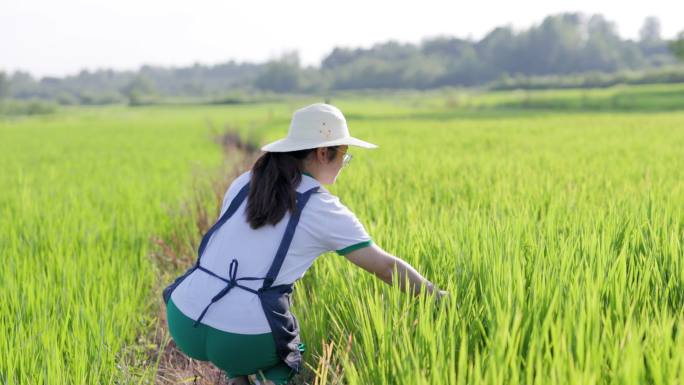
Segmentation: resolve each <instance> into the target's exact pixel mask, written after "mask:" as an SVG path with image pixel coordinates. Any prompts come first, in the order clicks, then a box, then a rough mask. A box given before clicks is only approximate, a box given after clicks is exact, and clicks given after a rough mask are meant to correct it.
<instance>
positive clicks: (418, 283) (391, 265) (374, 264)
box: [345, 244, 447, 297]
mask: <svg viewBox="0 0 684 385" xmlns="http://www.w3.org/2000/svg"><path fill="white" fill-rule="evenodd" d="M345 257H346V258H347V259H349V260H350V261H351V262H352V263H354V264H355V265H357V266H359V267H361V268H362V269H364V270H366V271H368V272H370V273H373V274H375V276H376V277H378V278H380V279H381V280H383V281H384V282H386V283H387V284H391V283H392V282H393V281H394V278H395V277H394V273H395V268H396V273H397V277H396V278H398V279H399V281H398V283H399V288H400V289H401V290H402V291H404V292H406V291H407V288H406V287H405V282H406V277H408V280H409V285H410V287H409V290H410V291H411V293H412V294H413V295H419V294H420V293H421V292H422V291H423V290H425V291H426V292H428V293H430V294H432V293H435V292H437V293H436V294H438V295H439V296H440V297H441V296H444V295H446V294H447V292H445V291H443V290H439V289H438V288H437V287H436V286H435V285H434V284H433V283H432V282H430V281H428V280H427V279H425V278H424V277H423V276H422V275H420V273H418V272H417V271H416V270H415V269H414V268H413V267H412V266H411V265H409V264H408V263H407V262H406V261H404V260H402V259H401V258H399V257H395V256H394V255H392V254H389V253H387V252H386V251H385V250H383V249H381V248H380V247H379V246H378V245H376V244H371V245H370V246H368V247H363V248H360V249H357V250H354V251H352V252H350V253H348V254H346V255H345Z"/></svg>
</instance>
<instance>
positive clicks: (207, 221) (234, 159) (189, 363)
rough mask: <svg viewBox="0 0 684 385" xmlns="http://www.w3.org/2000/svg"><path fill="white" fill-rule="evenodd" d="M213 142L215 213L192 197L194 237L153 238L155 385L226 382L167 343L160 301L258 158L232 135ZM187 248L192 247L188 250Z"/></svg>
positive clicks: (215, 371)
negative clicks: (218, 156)
mask: <svg viewBox="0 0 684 385" xmlns="http://www.w3.org/2000/svg"><path fill="white" fill-rule="evenodd" d="M215 140H216V142H217V143H218V144H219V145H221V146H222V147H223V154H224V164H223V171H222V172H221V173H220V175H217V176H216V178H215V179H214V180H212V181H211V185H212V189H213V194H214V196H215V201H216V204H215V209H214V210H213V211H212V212H208V211H207V210H206V209H205V205H204V204H203V203H202V199H201V198H200V196H201V194H199V193H197V194H196V195H195V198H194V201H193V202H191V203H190V204H191V205H194V207H195V209H196V210H195V215H196V217H195V225H196V229H197V233H195V234H181V233H174V234H170V235H169V236H168V237H167V238H166V239H162V238H160V237H154V238H153V239H152V241H153V242H154V243H155V244H156V245H157V246H158V247H157V249H158V251H157V252H156V253H155V254H154V255H152V256H151V257H152V258H153V260H154V262H155V264H156V265H157V266H158V269H159V272H160V274H159V280H158V281H159V282H158V283H157V285H156V286H157V287H156V289H155V290H154V294H155V299H156V306H155V308H156V309H157V313H158V315H157V320H158V322H157V324H156V327H155V330H154V335H153V336H150V339H151V340H152V343H153V344H154V345H155V346H157V347H158V350H155V351H154V352H153V356H154V357H150V358H151V359H150V361H151V363H152V364H155V363H158V370H157V374H156V377H155V380H154V383H155V384H158V385H170V384H179V383H187V384H198V385H205V384H206V385H209V384H216V385H224V384H227V383H228V381H227V378H226V376H225V375H224V374H223V372H222V371H221V370H219V369H217V368H216V367H215V366H214V365H212V364H211V363H208V362H201V361H197V360H192V359H190V358H188V357H186V356H185V355H183V354H182V353H181V352H180V351H179V350H178V349H177V348H176V345H175V343H174V342H173V341H172V340H170V337H169V336H168V331H167V329H166V306H165V304H164V303H163V301H162V299H161V292H162V289H163V287H164V286H165V285H166V284H168V283H169V282H171V280H173V278H174V277H175V276H176V275H178V274H179V273H180V272H182V271H183V270H184V269H185V268H187V267H188V266H190V265H191V264H192V263H194V262H195V260H196V258H197V250H196V248H195V247H194V245H196V244H197V241H198V239H199V238H201V236H202V234H204V233H205V232H206V231H207V230H208V229H209V227H210V226H211V225H212V224H213V223H214V221H215V220H216V217H217V216H218V214H219V211H220V208H221V204H222V201H223V195H224V193H225V191H226V189H227V188H228V186H229V185H230V182H231V181H232V180H233V179H234V178H235V177H237V176H238V175H239V174H241V173H242V172H244V171H245V170H247V169H248V168H250V167H251V166H252V164H253V163H254V161H255V160H256V158H257V156H258V155H259V151H258V148H257V147H256V146H254V145H253V144H251V143H249V142H245V141H243V140H242V138H241V137H240V136H239V135H238V134H237V133H234V132H226V133H223V134H221V135H219V136H218V137H216V138H215ZM189 245H193V247H190V246H189Z"/></svg>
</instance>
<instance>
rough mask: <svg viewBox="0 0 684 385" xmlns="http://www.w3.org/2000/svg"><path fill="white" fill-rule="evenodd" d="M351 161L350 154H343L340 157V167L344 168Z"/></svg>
mask: <svg viewBox="0 0 684 385" xmlns="http://www.w3.org/2000/svg"><path fill="white" fill-rule="evenodd" d="M351 160H352V154H347V153H345V154H344V156H343V157H342V167H344V166H346V165H348V164H349V162H351Z"/></svg>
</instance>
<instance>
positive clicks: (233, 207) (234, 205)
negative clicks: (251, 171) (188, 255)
mask: <svg viewBox="0 0 684 385" xmlns="http://www.w3.org/2000/svg"><path fill="white" fill-rule="evenodd" d="M247 194H249V182H247V184H245V186H244V187H242V188H241V189H240V191H239V192H238V193H237V195H236V196H235V198H233V201H232V202H230V206H228V209H227V210H226V212H225V213H223V215H221V218H220V219H219V220H218V222H216V223H214V225H213V226H211V228H210V229H209V231H207V233H206V234H204V237H202V242H201V243H200V245H199V249H198V250H197V262H196V263H195V266H199V265H200V259H201V258H202V253H204V248H206V247H207V243H209V239H211V236H212V234H214V232H215V231H216V230H218V229H219V227H221V226H222V225H223V224H224V223H225V222H226V221H227V220H228V219H229V218H230V217H232V216H233V214H235V212H236V211H237V209H238V207H240V205H241V204H242V202H243V201H244V200H245V198H247Z"/></svg>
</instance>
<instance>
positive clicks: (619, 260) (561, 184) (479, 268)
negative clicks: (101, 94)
mask: <svg viewBox="0 0 684 385" xmlns="http://www.w3.org/2000/svg"><path fill="white" fill-rule="evenodd" d="M677 87H678V86H671V88H669V89H665V88H662V87H661V86H658V87H656V88H657V89H656V88H648V87H645V88H629V89H622V90H621V91H619V92H621V93H623V94H624V93H633V94H634V93H636V94H639V95H640V96H639V97H640V98H646V99H648V100H647V101H644V102H643V103H641V105H643V106H645V107H644V108H642V109H639V108H636V110H635V111H625V110H621V109H619V108H618V109H615V108H612V109H611V108H608V109H606V110H601V111H595V112H591V111H584V110H583V109H582V108H572V109H570V110H567V109H556V108H551V109H548V108H547V109H543V110H540V109H528V108H525V106H521V105H519V104H517V105H516V104H515V103H513V104H510V103H509V101H511V100H516V98H517V96H516V95H518V94H516V93H514V92H509V93H498V92H497V93H488V94H481V95H470V96H468V98H470V99H468V100H471V101H475V102H477V103H475V102H473V103H471V104H469V103H466V104H463V103H461V102H459V101H455V99H454V96H453V94H450V93H449V92H447V91H439V92H432V93H426V94H408V95H400V96H396V97H395V98H392V97H389V96H388V97H385V98H382V99H377V98H376V99H375V100H374V99H373V98H372V97H370V96H364V97H361V98H354V97H353V96H344V97H342V96H339V97H337V99H336V98H333V99H332V103H333V104H335V105H337V106H339V107H340V108H341V109H342V111H343V112H344V113H345V115H346V116H347V118H348V122H349V127H350V130H351V133H352V135H354V136H358V137H360V138H362V139H364V140H368V141H370V142H372V143H376V144H378V145H380V148H378V149H376V150H362V149H355V148H352V149H351V152H352V153H353V154H354V160H353V162H352V163H351V164H350V166H349V168H346V169H344V170H343V172H342V174H341V175H340V177H339V178H338V180H337V184H336V185H333V186H329V189H330V190H331V191H332V192H333V193H334V194H336V195H338V196H339V197H340V198H341V200H342V202H344V203H345V204H346V205H347V206H348V207H350V208H351V209H352V210H353V211H354V212H355V213H356V214H357V215H358V216H359V218H360V219H361V221H362V223H364V225H365V226H366V228H367V230H368V231H369V233H370V234H371V236H372V237H373V239H374V241H375V242H376V243H377V244H378V245H380V246H381V247H383V248H384V249H385V250H387V251H389V252H390V253H392V254H395V255H397V256H399V257H401V258H403V259H405V260H407V261H408V262H410V263H411V264H412V265H413V266H414V267H416V268H417V270H419V271H420V272H422V273H424V275H426V276H427V277H428V278H429V279H430V280H432V281H433V282H435V283H437V284H438V285H439V286H440V287H443V288H444V289H446V290H448V291H449V292H450V293H451V298H450V299H449V301H448V302H447V303H443V304H441V305H436V304H434V303H433V302H432V300H431V299H430V298H425V297H419V298H410V297H408V296H407V295H404V294H403V293H401V292H400V291H399V290H398V289H397V288H396V287H389V286H387V285H385V284H384V283H382V282H381V281H379V280H377V279H375V278H373V277H371V276H370V275H369V274H366V273H365V272H363V271H361V270H359V269H357V268H355V267H354V266H353V265H352V264H350V263H348V262H347V261H346V260H345V259H344V257H341V256H338V255H335V254H332V253H330V254H325V255H323V256H321V257H320V258H319V260H318V261H317V262H316V263H315V264H314V266H313V267H312V269H311V270H310V271H309V272H307V274H306V276H305V277H304V279H303V280H301V281H299V282H298V283H297V287H296V290H295V293H296V294H295V297H294V300H293V303H294V313H295V314H296V315H297V317H298V319H299V321H300V326H301V328H302V338H303V340H304V342H305V343H306V344H307V353H306V362H307V365H308V368H309V369H308V370H307V373H305V374H304V375H303V376H301V377H300V378H299V379H298V381H299V382H300V383H304V382H308V383H316V384H319V385H323V384H333V383H344V384H349V385H355V384H416V385H419V384H421V385H422V384H516V383H521V384H546V383H558V384H628V383H649V384H672V383H681V382H684V358H683V357H684V336H683V334H682V330H683V328H684V317H683V316H684V314H683V310H682V309H684V271H683V270H682V262H683V256H684V253H683V243H684V242H683V240H684V185H683V183H682V181H683V180H684V171H683V170H684V155H683V154H684V153H683V152H682V148H684V112H681V111H677V110H675V109H672V108H670V107H668V108H665V109H655V110H650V107H648V106H653V105H657V104H658V102H657V101H655V100H656V99H657V98H660V97H661V96H662V95H666V94H668V93H679V92H680V90H679V88H677ZM647 88H648V89H647ZM573 92H576V91H573V90H568V91H559V92H558V93H557V94H554V95H560V96H558V97H559V98H561V99H562V98H565V99H568V100H570V101H572V100H573V98H577V97H579V96H577V95H575V94H574V93H573ZM610 92H617V91H615V90H613V91H610V90H608V91H606V90H601V91H596V93H595V94H594V93H590V94H589V97H590V98H596V99H597V100H598V99H601V98H612V97H613V95H614V94H610ZM653 92H657V95H656V96H653V95H651V96H653V97H654V98H656V99H652V98H650V96H649V93H653ZM606 93H608V94H606ZM535 95H537V94H535ZM538 95H543V94H542V93H540V94H538ZM549 95H550V94H549ZM554 97H555V96H553V95H550V96H549V98H550V99H553V98H554ZM540 98H541V96H540ZM665 98H666V99H667V100H671V99H670V98H669V97H665ZM646 99H644V100H646ZM606 100H607V99H606ZM635 100H636V99H635ZM639 100H641V99H639ZM313 101H316V100H315V99H296V100H292V101H289V102H287V103H269V104H250V105H240V106H214V107H201V106H188V107H181V106H178V107H173V108H170V107H141V108H134V109H129V108H125V107H114V108H74V109H62V110H60V111H59V112H57V113H55V114H51V115H45V116H39V117H29V118H15V119H9V120H8V119H6V120H2V121H0V169H2V170H3V172H2V173H0V186H2V187H3V188H2V189H0V255H1V256H2V258H3V262H4V266H5V268H4V269H3V270H1V272H0V306H1V308H0V327H1V328H2V330H3V331H4V332H3V334H2V335H0V357H3V359H0V382H2V383H3V384H19V383H27V384H28V383H31V384H35V383H51V384H53V383H54V384H57V383H133V382H140V383H149V382H152V381H154V375H155V373H154V372H155V369H156V367H155V362H154V355H150V352H153V351H154V350H155V349H157V348H158V347H156V346H154V345H153V343H154V341H151V340H149V338H148V336H149V334H150V330H151V329H153V327H154V324H155V322H156V316H157V314H156V307H155V305H156V304H158V298H157V297H158V296H159V293H158V292H156V291H155V289H156V287H157V285H158V280H159V275H160V274H161V272H160V271H159V270H158V269H157V267H156V265H155V262H154V260H153V258H151V255H154V254H155V253H158V252H159V250H157V249H156V247H157V246H155V244H154V243H153V242H152V241H151V239H152V238H154V237H161V238H165V237H166V238H168V237H170V236H171V235H172V234H184V237H185V238H183V242H185V244H184V245H183V247H184V248H185V249H186V250H192V249H194V247H195V246H196V243H197V242H199V238H200V234H199V233H198V230H197V226H196V224H195V219H196V217H197V215H198V211H202V210H206V211H207V212H216V210H217V208H216V201H215V197H214V196H213V193H212V191H211V189H212V187H211V181H212V180H213V179H216V178H221V175H220V173H221V172H223V171H224V169H223V168H221V163H222V154H221V152H220V148H219V146H218V145H217V144H216V143H214V142H213V136H214V135H216V134H218V133H220V132H222V131H224V130H237V131H239V132H240V133H241V134H242V135H244V136H248V137H251V138H252V140H253V141H255V142H258V143H266V142H268V141H270V140H273V139H276V138H279V137H281V136H283V135H284V134H285V133H286V131H287V125H288V123H289V118H290V114H291V113H292V111H293V110H294V109H296V108H298V107H300V106H303V105H306V104H307V103H309V102H313ZM549 103H551V102H549ZM552 104H553V103H551V105H552ZM578 105H580V104H578ZM197 197H199V198H197ZM195 199H199V202H201V205H203V208H202V207H199V208H198V207H195V206H193V205H190V204H189V202H193V201H194V200H195ZM395 285H396V284H395ZM151 344H152V345H151ZM316 373H318V376H317V378H314V377H316Z"/></svg>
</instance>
